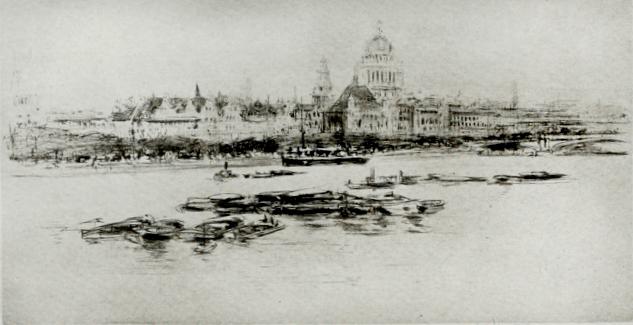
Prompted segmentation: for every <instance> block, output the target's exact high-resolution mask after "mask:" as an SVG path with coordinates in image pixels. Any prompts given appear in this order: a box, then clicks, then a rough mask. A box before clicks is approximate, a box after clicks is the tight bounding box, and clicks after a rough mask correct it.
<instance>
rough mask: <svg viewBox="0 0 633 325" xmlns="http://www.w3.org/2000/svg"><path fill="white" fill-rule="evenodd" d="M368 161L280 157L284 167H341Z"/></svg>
mask: <svg viewBox="0 0 633 325" xmlns="http://www.w3.org/2000/svg"><path fill="white" fill-rule="evenodd" d="M367 161H369V158H367V157H335V158H330V157H328V158H319V157H304V158H287V157H282V158H281V163H282V165H284V166H312V165H342V164H364V163H366V162H367Z"/></svg>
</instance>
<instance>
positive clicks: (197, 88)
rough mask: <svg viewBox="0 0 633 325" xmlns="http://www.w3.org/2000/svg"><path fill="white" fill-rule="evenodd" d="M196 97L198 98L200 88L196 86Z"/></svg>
mask: <svg viewBox="0 0 633 325" xmlns="http://www.w3.org/2000/svg"><path fill="white" fill-rule="evenodd" d="M196 97H200V88H199V87H198V84H196Z"/></svg>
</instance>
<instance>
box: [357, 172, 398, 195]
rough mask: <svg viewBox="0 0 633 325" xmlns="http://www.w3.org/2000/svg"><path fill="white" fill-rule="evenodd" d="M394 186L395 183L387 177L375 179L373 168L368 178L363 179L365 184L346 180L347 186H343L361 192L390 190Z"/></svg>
mask: <svg viewBox="0 0 633 325" xmlns="http://www.w3.org/2000/svg"><path fill="white" fill-rule="evenodd" d="M394 185H395V182H393V181H392V180H391V179H389V178H388V177H381V178H379V179H376V171H375V169H374V168H372V169H371V170H370V174H369V177H367V178H366V179H365V182H362V183H352V180H348V181H347V184H345V186H347V187H348V188H349V189H352V190H361V189H368V188H392V187H393V186H394Z"/></svg>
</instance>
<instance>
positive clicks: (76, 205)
mask: <svg viewBox="0 0 633 325" xmlns="http://www.w3.org/2000/svg"><path fill="white" fill-rule="evenodd" d="M371 167H374V168H375V169H376V174H377V175H393V174H396V173H397V172H398V171H399V170H403V171H404V172H405V174H407V175H427V174H429V173H443V174H450V173H453V172H457V173H458V174H461V175H474V176H482V177H487V178H490V177H492V176H493V175H498V174H519V173H521V172H526V171H531V170H548V171H552V172H561V173H565V174H567V175H568V178H567V179H566V181H564V182H554V181H551V182H544V183H533V184H513V185H508V186H506V185H496V184H487V183H486V182H468V183H459V184H454V185H451V186H444V184H440V183H437V182H425V181H423V182H419V183H418V184H415V185H410V186H396V187H395V188H394V189H393V191H394V192H395V193H397V194H401V195H404V196H407V197H410V198H413V199H417V200H431V199H432V200H443V201H444V202H446V205H445V207H444V209H441V210H438V211H435V213H425V214H421V215H420V214H417V213H415V211H405V210H404V209H403V210H402V211H398V213H396V214H395V215H387V216H380V215H378V214H377V215H367V216H362V217H359V216H356V217H355V218H344V219H342V218H331V217H328V216H308V217H306V216H301V217H298V216H287V215H282V216H278V217H279V220H280V221H281V222H283V223H284V224H285V225H286V229H284V230H282V231H278V232H275V233H272V234H270V235H267V236H264V237H260V238H257V239H254V240H252V241H249V242H246V243H242V242H239V241H226V240H221V241H219V242H218V245H217V247H215V248H214V249H213V250H212V251H211V252H210V253H208V254H196V253H195V252H194V248H196V245H197V243H190V242H185V241H183V240H177V239H172V240H169V241H159V242H151V243H150V242H147V241H144V242H138V241H134V239H133V238H128V239H127V240H126V239H125V238H123V239H121V238H118V239H115V240H98V241H97V243H96V244H90V243H89V242H86V241H84V240H82V239H81V235H80V233H79V228H81V227H83V226H85V227H91V226H93V225H92V224H85V225H80V223H81V222H83V221H85V220H89V219H93V218H102V220H103V221H104V223H107V222H113V221H117V220H122V219H125V218H128V217H131V216H136V215H144V214H151V215H154V216H161V217H163V216H164V217H166V218H178V219H182V220H183V221H184V223H185V225H186V226H187V227H191V226H193V225H196V224H199V223H201V222H202V221H204V220H206V219H208V218H211V217H214V216H215V215H214V214H213V212H210V211H201V212H184V211H183V212H178V211H176V210H175V209H174V208H175V207H176V206H177V205H178V204H180V203H182V202H184V201H185V200H186V198H187V197H190V196H208V195H211V194H214V193H219V192H229V193H243V194H249V195H250V194H255V193H260V192H264V191H278V190H288V189H298V188H308V187H315V188H324V189H329V190H332V191H345V190H346V187H345V186H344V183H345V181H346V180H347V179H350V178H351V179H355V180H358V179H364V177H365V176H367V174H368V171H369V168H371ZM232 169H234V171H235V172H237V173H240V174H243V173H252V172H254V171H256V170H258V169H261V168H257V167H247V168H232ZM218 170H219V168H213V169H187V170H156V171H147V172H143V173H115V174H107V173H96V174H86V175H82V176H77V177H32V178H30V177H14V178H12V177H3V184H2V185H3V197H2V199H3V206H2V208H3V224H2V226H3V227H2V231H3V233H2V235H3V236H2V238H3V243H2V244H3V294H4V297H3V298H5V299H3V311H4V313H5V315H7V317H8V318H7V320H8V321H7V322H8V323H30V324H33V323H50V322H54V323H139V322H140V323H147V322H165V323H217V322H235V323H244V322H258V323H271V322H280V320H283V321H287V322H319V323H326V322H341V320H343V321H344V322H361V323H363V322H365V323H366V322H389V323H391V322H418V321H419V318H418V317H419V315H420V314H421V313H423V314H424V320H426V321H436V322H437V321H463V320H473V319H477V320H482V321H490V320H491V319H495V320H498V321H503V320H505V321H508V320H514V321H516V320H518V319H519V320H523V321H539V320H543V319H548V320H552V321H561V320H564V321H570V320H571V321H583V320H585V321H586V320H596V319H614V318H616V319H623V318H624V317H626V316H629V315H630V308H629V307H630V303H628V302H631V299H632V297H633V293H632V292H631V289H630V288H631V287H632V285H633V283H631V279H630V278H629V276H628V275H629V274H631V273H633V270H632V269H631V265H630V251H629V250H624V249H623V247H630V245H631V241H630V234H629V230H630V222H631V221H630V216H631V215H632V208H631V202H630V195H631V193H630V188H631V187H630V185H631V180H630V174H631V173H630V157H628V156H621V157H620V156H619V157H480V156H467V155H455V156H450V155H447V156H437V157H432V156H424V155H417V156H415V155H414V156H393V157H375V158H372V160H370V161H369V163H368V164H367V165H365V166H352V165H349V166H344V165H342V166H314V167H297V168H293V170H296V171H304V172H306V173H305V174H301V175H295V176H289V177H284V178H279V179H275V178H272V179H243V178H237V179H231V180H227V181H225V182H216V181H213V180H209V179H208V178H210V177H212V175H213V174H214V173H215V172H217V171H218ZM341 175H343V176H344V177H343V176H341ZM3 176H4V175H3ZM7 188H9V189H10V191H7V190H5V189H7ZM379 192H380V191H365V192H363V191H359V192H358V194H359V195H368V194H372V193H374V194H375V193H379ZM64 227H67V228H65V230H63V229H64ZM605 238H608V239H609V240H605ZM43 293H45V294H43ZM386 297H388V298H386ZM508 301H512V302H513V303H512V304H508ZM625 302H626V303H625ZM253 306H256V307H253ZM174 310H177V311H178V312H174ZM264 311H265V312H264ZM323 311H327V312H323ZM561 313H564V314H565V315H567V316H570V315H571V316H570V317H572V318H571V319H570V318H566V319H560V318H559V317H560V316H559V315H560V314H561ZM51 315H52V316H51Z"/></svg>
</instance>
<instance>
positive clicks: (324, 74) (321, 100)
mask: <svg viewBox="0 0 633 325" xmlns="http://www.w3.org/2000/svg"><path fill="white" fill-rule="evenodd" d="M320 63H321V66H320V67H319V69H318V70H317V71H316V72H317V81H316V84H315V85H314V88H313V89H312V103H313V104H315V105H317V106H324V105H326V104H328V103H329V101H330V99H331V97H330V96H331V94H332V81H331V80H330V69H329V68H328V66H327V59H325V57H323V58H321V61H320Z"/></svg>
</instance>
